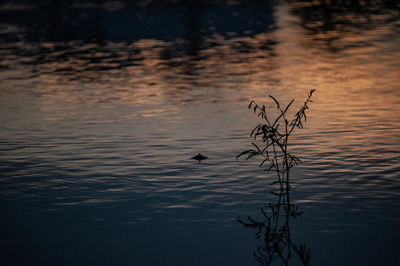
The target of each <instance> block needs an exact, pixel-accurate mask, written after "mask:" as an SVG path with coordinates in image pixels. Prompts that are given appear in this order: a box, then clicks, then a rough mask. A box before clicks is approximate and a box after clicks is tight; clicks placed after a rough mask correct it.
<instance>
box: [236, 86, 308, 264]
mask: <svg viewBox="0 0 400 266" xmlns="http://www.w3.org/2000/svg"><path fill="white" fill-rule="evenodd" d="M314 91H315V90H311V91H310V92H309V94H308V96H307V98H306V100H305V102H304V104H303V106H302V107H301V108H300V110H299V111H298V112H297V113H296V114H295V116H294V118H293V119H292V120H288V119H287V112H288V110H289V108H290V106H291V105H292V103H293V102H294V100H292V101H291V102H290V103H289V104H288V105H287V106H286V107H285V108H282V107H281V105H280V104H279V102H278V101H277V100H276V99H275V98H274V97H273V96H271V95H270V96H269V97H270V98H271V99H272V100H273V102H274V104H275V105H276V108H277V110H278V115H277V116H276V117H275V118H274V119H271V117H270V116H269V115H268V114H267V108H266V106H265V105H262V106H260V105H258V104H257V103H256V102H254V101H251V102H250V104H249V109H252V110H253V112H254V113H255V114H257V116H258V117H261V118H262V119H263V120H264V121H265V122H264V123H261V124H258V125H257V126H256V127H255V128H254V129H253V131H252V132H251V134H250V136H251V137H253V138H254V139H261V140H262V143H263V146H262V147H260V146H258V145H257V144H255V143H252V145H253V147H254V148H253V149H249V150H246V151H244V152H242V153H240V154H239V155H238V156H237V158H239V157H241V156H243V155H247V158H246V160H248V159H250V158H251V157H253V156H262V157H263V160H262V162H261V163H260V165H259V166H260V167H263V166H264V165H265V166H267V168H266V170H267V171H268V172H270V171H274V172H275V173H276V174H277V180H276V181H274V182H272V183H271V185H274V184H279V188H278V192H274V191H272V192H271V193H272V194H273V195H276V196H277V197H278V200H277V202H276V203H273V204H272V203H270V204H268V205H265V206H264V207H263V208H261V213H262V215H263V216H264V220H263V221H261V222H259V221H257V220H255V219H253V218H252V217H251V216H249V217H247V220H248V221H247V222H244V221H243V220H241V219H240V218H238V222H239V223H241V224H243V225H244V226H245V227H250V228H255V229H257V233H256V237H257V238H261V236H263V237H264V243H263V246H258V247H257V249H256V251H255V252H254V253H253V255H254V258H255V259H256V260H257V261H258V262H259V263H260V264H261V265H272V263H273V261H275V260H277V259H279V260H280V261H281V263H282V264H283V265H289V260H290V259H291V258H292V253H293V252H294V253H295V254H297V257H298V259H299V260H300V261H301V262H302V263H303V265H310V250H309V249H307V248H306V246H305V245H303V244H300V245H296V244H294V243H293V241H292V239H291V234H290V223H289V221H290V218H293V219H296V217H298V216H300V215H301V214H302V211H300V210H299V207H298V205H294V204H291V203H290V179H289V178H290V169H291V168H292V167H293V166H294V165H295V164H298V163H299V162H301V161H300V159H298V158H297V157H296V156H294V155H293V154H291V153H289V151H288V141H289V137H290V135H291V134H292V133H293V131H294V130H295V129H296V128H300V129H301V128H303V121H304V122H305V121H306V120H307V116H306V110H307V109H308V105H309V103H310V102H312V100H311V97H312V94H313V92H314ZM282 124H283V126H281V125H282Z"/></svg>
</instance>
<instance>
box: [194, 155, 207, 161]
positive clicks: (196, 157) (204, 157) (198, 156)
mask: <svg viewBox="0 0 400 266" xmlns="http://www.w3.org/2000/svg"><path fill="white" fill-rule="evenodd" d="M207 158H208V157H207V156H203V155H202V154H201V153H199V154H197V155H196V156H194V157H192V158H191V159H195V160H197V161H199V162H201V161H202V160H205V159H207Z"/></svg>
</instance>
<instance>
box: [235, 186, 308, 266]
mask: <svg viewBox="0 0 400 266" xmlns="http://www.w3.org/2000/svg"><path fill="white" fill-rule="evenodd" d="M287 193H288V191H287V190H286V189H280V190H279V193H276V194H278V200H277V203H275V204H272V203H270V204H268V205H266V206H264V207H263V208H261V213H262V214H263V216H264V220H263V221H261V222H259V221H257V220H255V219H253V218H252V217H250V216H249V217H247V221H243V220H241V219H240V218H238V222H239V223H241V224H242V225H244V226H245V227H249V228H254V229H257V232H256V238H257V239H260V238H261V237H263V238H264V241H263V244H264V245H263V246H257V249H256V251H255V252H254V253H253V255H254V258H255V260H256V261H258V262H259V263H260V264H261V265H266V266H267V265H272V263H273V262H274V261H275V260H278V259H279V260H280V261H281V262H282V263H283V264H284V265H289V260H290V259H291V258H292V253H293V252H294V253H295V254H297V256H298V259H299V260H300V261H301V262H302V263H303V265H310V250H309V249H307V247H306V245H304V244H295V243H294V242H293V241H292V239H291V233H290V220H291V218H293V219H296V218H297V217H298V216H300V215H301V214H302V212H301V211H299V207H298V205H293V204H291V203H290V202H288V201H287V199H288V198H289V199H290V197H287V195H288V194H287ZM285 196H286V197H285Z"/></svg>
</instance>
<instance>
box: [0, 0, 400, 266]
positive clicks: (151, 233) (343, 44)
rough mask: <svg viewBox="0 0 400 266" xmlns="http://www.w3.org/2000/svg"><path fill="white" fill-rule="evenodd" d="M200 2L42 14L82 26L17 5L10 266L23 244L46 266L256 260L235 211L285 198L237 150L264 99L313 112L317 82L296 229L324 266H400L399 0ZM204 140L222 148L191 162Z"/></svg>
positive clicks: (3, 100)
mask: <svg viewBox="0 0 400 266" xmlns="http://www.w3.org/2000/svg"><path fill="white" fill-rule="evenodd" d="M139 2H140V3H139ZM194 2H195V1H194ZM194 2H191V4H187V3H186V2H184V1H175V2H174V5H172V6H168V5H167V6H164V4H163V3H162V2H158V1H147V2H146V3H144V2H142V1H132V2H128V1H119V2H102V3H100V4H98V3H92V2H90V1H89V2H87V3H86V4H77V3H75V4H71V6H68V5H65V6H62V5H61V6H58V4H57V3H55V4H54V6H53V7H42V8H43V10H42V11H41V12H44V13H46V14H48V13H49V12H48V11H49V10H51V9H52V8H58V9H57V10H59V11H60V10H61V11H64V12H65V14H66V15H65V16H66V17H67V18H68V17H70V18H71V22H68V20H65V21H64V20H62V21H61V22H60V21H58V22H57V21H56V20H55V18H56V17H58V15H57V14H53V15H49V14H51V12H50V13H49V14H48V17H49V22H48V23H44V22H41V20H40V21H39V18H38V17H35V19H37V20H38V21H39V22H38V23H37V24H32V23H31V22H32V21H29V18H28V17H26V18H24V17H25V16H24V15H26V14H32V16H33V15H34V14H33V13H32V12H33V11H32V10H37V9H36V8H39V7H40V5H38V6H33V7H32V6H25V5H22V4H21V5H17V4H14V5H13V3H10V4H9V5H2V6H0V12H1V14H3V16H2V17H3V18H2V19H0V35H1V36H2V41H1V42H0V57H1V61H0V80H1V81H0V86H1V90H0V106H1V107H0V125H1V126H0V170H1V171H2V173H0V192H1V193H0V194H1V195H2V196H0V199H1V200H2V202H3V203H2V204H3V205H2V207H1V208H0V217H1V221H0V224H1V225H2V228H9V229H10V230H9V231H7V230H6V229H2V230H1V231H0V232H1V235H2V236H4V237H1V238H2V239H4V240H1V242H0V244H1V247H2V248H5V249H6V250H8V251H10V252H9V253H10V254H11V255H9V257H7V258H5V260H6V261H7V260H10V258H11V257H12V256H13V255H12V254H14V253H15V252H16V250H19V249H22V250H27V251H28V253H29V252H30V253H29V254H30V255H29V254H28V257H29V258H31V259H32V260H33V261H36V262H38V264H40V263H42V262H43V260H42V257H40V256H44V258H46V259H45V260H48V261H50V262H54V261H57V262H60V261H62V262H63V263H64V264H65V265H71V264H73V265H85V263H86V265H87V263H88V262H93V258H97V260H99V261H102V260H103V263H104V261H107V260H108V261H111V260H112V258H115V257H119V259H120V262H121V264H127V262H133V264H135V265H136V264H137V265H144V262H148V263H149V265H155V264H162V265H163V263H166V265H188V264H187V263H186V262H187V261H190V259H191V258H192V257H199V258H201V259H199V262H198V265H253V264H254V263H255V262H254V261H253V260H252V259H253V258H252V257H251V252H252V249H253V247H254V246H255V245H253V244H254V243H253V239H252V236H251V235H250V234H249V233H248V232H246V231H245V230H244V229H243V228H241V227H240V226H239V225H237V224H236V223H235V221H236V217H237V216H238V215H239V216H246V215H253V214H255V213H258V211H259V207H260V206H262V204H265V201H268V200H270V199H271V196H270V195H269V194H268V184H269V183H270V182H271V181H272V180H273V177H272V176H266V175H265V172H264V171H262V170H261V169H259V168H257V162H256V161H251V160H250V161H249V162H242V161H236V160H235V156H236V155H237V154H238V153H240V152H241V151H243V150H245V149H247V148H248V146H249V144H250V143H251V141H252V140H251V139H249V138H248V135H249V133H250V131H251V129H252V128H253V127H254V125H255V124H256V123H257V120H256V119H255V118H254V117H253V114H252V113H251V112H250V111H249V110H248V109H247V106H248V104H249V102H250V101H251V100H253V99H254V100H256V101H257V102H259V103H264V102H267V103H268V104H270V102H268V99H267V97H268V95H269V94H271V95H274V96H275V97H276V98H278V99H279V100H280V101H281V102H282V103H285V104H286V103H288V102H289V101H290V100H291V99H296V101H295V103H294V107H295V108H294V110H295V109H297V108H298V107H300V106H301V105H302V103H303V100H304V98H305V97H306V94H307V93H308V92H309V90H310V89H316V90H317V91H316V92H315V97H314V102H313V103H312V104H311V106H310V110H309V111H308V113H307V118H308V119H307V122H306V124H305V126H306V127H305V129H303V130H301V131H299V132H297V134H295V135H294V137H293V139H291V148H292V149H293V152H294V153H295V154H296V155H297V156H298V157H300V158H301V159H302V160H303V164H301V165H300V166H299V167H298V168H296V170H295V176H294V179H293V188H294V189H293V192H292V197H293V202H295V203H299V204H300V205H301V207H302V208H303V209H304V214H303V215H302V216H301V217H299V220H298V223H297V224H296V226H295V227H294V228H292V230H293V232H294V234H295V235H296V236H298V237H299V238H301V240H302V241H303V240H304V241H303V242H306V243H307V244H308V246H309V247H310V249H311V254H312V256H311V262H312V264H313V265H379V263H380V262H382V261H383V259H382V258H385V259H387V261H385V265H396V263H397V260H396V259H395V253H392V252H393V251H394V247H395V245H394V243H395V242H396V241H397V239H398V237H400V235H399V228H398V223H399V219H400V212H399V210H400V200H399V199H400V194H399V191H400V180H399V178H398V177H399V173H400V162H399V159H398V155H399V153H400V118H399V115H398V112H399V106H400V105H399V104H400V88H399V84H400V60H399V59H400V47H399V45H398V44H399V43H400V34H399V33H400V23H399V19H398V17H399V10H398V8H394V7H391V6H390V5H389V6H385V3H386V2H385V1H377V2H376V3H378V4H376V5H375V4H371V5H364V4H362V3H364V2H363V1H350V2H352V3H353V2H354V3H355V2H360V3H361V2H362V3H361V4H360V6H358V7H357V8H353V7H346V5H345V4H336V5H334V4H332V5H330V6H324V5H323V4H321V3H322V2H323V1H287V2H279V1H277V2H274V3H270V4H265V5H264V4H262V3H260V2H259V1H254V3H253V2H251V1H250V2H251V4H248V3H247V2H246V1H244V2H246V3H244V2H243V3H242V2H241V1H237V2H229V3H228V4H222V3H220V2H218V3H214V4H210V3H206V2H207V1H205V2H204V3H203V2H201V1H200V2H198V3H195V4H193V3H194ZM250 2H249V3H250ZM320 2H321V3H320ZM188 3H189V2H188ZM42 4H43V5H44V6H45V4H44V3H42ZM135 4H137V5H135ZM197 7H198V9H196V8H197ZM46 8H47V9H46ZM93 10H96V12H98V13H96V12H94V11H93ZM160 10H162V11H163V12H160ZM188 10H189V11H190V12H192V13H190V12H189V11H188ZM13 12H16V13H13ZM18 12H22V13H21V14H20V13H18ZM24 12H26V13H24ZM186 12H189V13H190V14H191V15H188V14H189V13H186ZM196 12H197V13H196ZM39 13H40V12H39ZM16 14H17V15H20V16H21V17H20V18H19V19H16V18H15V15H16ZM96 14H97V15H96ZM36 16H38V15H36ZM175 18H176V20H175ZM25 19H26V20H27V21H25ZM64 19H65V18H64ZM86 19H87V20H86ZM72 21H75V22H76V23H77V25H81V27H79V26H76V25H75V24H74V23H75V22H74V23H72ZM77 21H78V22H79V23H78V22H77ZM155 21H161V22H164V23H165V24H163V25H162V26H160V30H158V31H157V30H155V29H156V28H157V27H155V26H154V24H151V23H154V22H155ZM182 21H183V22H184V23H183V22H182ZM224 21H225V22H224ZM150 22H151V23H150ZM52 23H53V24H52ZM85 23H86V24H85ZM135 23H136V24H135ZM146 23H147V24H151V25H148V27H149V28H150V29H152V30H145V29H142V30H140V29H139V28H140V27H139V26H137V25H141V26H142V27H144V26H143V25H146ZM31 24H32V25H31ZM99 24H101V25H102V27H99V28H101V29H99V28H97V27H98V26H99ZM160 25H161V24H160ZM39 26H42V27H43V29H40V27H39ZM57 27H58V28H57ZM130 27H131V29H130ZM93 28H96V29H97V32H96V34H97V35H95V36H87V38H86V35H85V34H86V33H88V32H91V31H92V30H93ZM239 28H240V30H239ZM236 29H237V30H236ZM63 32H64V33H65V34H61V33H63ZM167 33H168V34H167ZM124 34H125V35H124ZM66 36H67V37H66ZM68 36H72V37H71V38H69V39H68ZM74 36H75V37H74ZM63 38H67V39H66V40H64V39H63ZM271 106H272V104H271ZM271 112H273V110H272V109H271ZM199 152H201V153H204V154H205V155H206V156H208V157H209V159H207V160H205V161H204V162H201V163H197V162H193V161H191V160H190V159H189V158H191V157H192V156H193V155H195V154H197V153H199ZM377 225H379V228H378V229H377ZM20 228H22V230H20ZM378 231H379V232H378ZM105 232H106V233H105ZM54 235H59V236H60V240H56V239H54V237H53V236H54ZM82 235H83V236H82ZM63 241H65V242H63ZM81 241H83V243H84V244H85V245H86V246H87V251H86V252H87V253H86V254H83V253H84V252H83V251H81V249H80V248H79V247H76V248H74V245H75V244H76V243H81ZM65 243H66V244H65ZM97 243H104V244H97ZM109 243H110V244H109ZM160 243H169V244H168V245H169V247H168V248H167V250H164V248H165V245H164V244H160ZM321 243H322V244H321ZM365 243H369V244H368V245H370V246H367V244H365ZM96 244H97V245H96ZM114 244H115V245H114ZM161 246H162V247H161ZM63 249H69V250H71V251H72V252H71V253H74V252H75V254H76V255H74V256H72V257H70V258H67V257H66V255H63V254H62V253H61V252H60V250H63ZM37 250H39V251H40V252H39V254H41V255H38V256H36V255H33V254H34V253H35V251H37ZM98 250H100V251H101V252H100V253H102V254H100V255H99V254H98ZM149 250H152V252H154V254H156V255H157V256H153V253H151V252H150V251H149ZM182 250H189V251H187V253H185V252H186V251H185V252H181V251H182ZM333 250H334V251H333ZM13 252H14V253H13ZM51 253H52V255H49V254H51ZM150 253H151V254H150ZM205 254H213V255H212V256H206V255H205ZM365 254H367V255H365ZM374 254H377V255H374ZM150 255H151V256H150ZM149 256H150V258H149ZM82 257H83V258H84V259H82V260H81V259H80V258H82ZM78 258H79V259H78ZM21 260H22V259H21ZM77 261H79V262H77ZM0 262H1V260H0ZM378 262H379V263H378ZM68 263H69V264H68ZM252 263H253V264H252ZM360 263H361V264H360ZM368 263H369V264H368ZM21 264H23V263H22V262H21ZM64 264H62V263H61V265H64ZM100 264H101V263H100ZM104 265H107V263H105V264H104Z"/></svg>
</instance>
